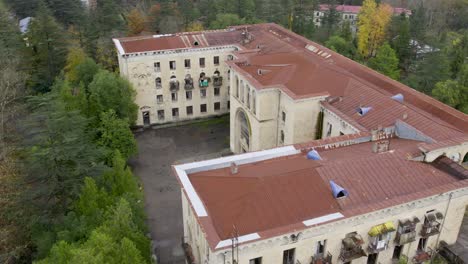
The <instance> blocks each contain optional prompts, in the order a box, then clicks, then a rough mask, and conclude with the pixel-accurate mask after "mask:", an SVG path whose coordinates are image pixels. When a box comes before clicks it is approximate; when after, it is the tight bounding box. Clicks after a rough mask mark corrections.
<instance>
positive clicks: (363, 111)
mask: <svg viewBox="0 0 468 264" xmlns="http://www.w3.org/2000/svg"><path fill="white" fill-rule="evenodd" d="M371 109H372V107H370V106H369V107H359V108H358V113H359V115H361V116H364V115H366V114H367V113H368V112H369V111H370V110H371Z"/></svg>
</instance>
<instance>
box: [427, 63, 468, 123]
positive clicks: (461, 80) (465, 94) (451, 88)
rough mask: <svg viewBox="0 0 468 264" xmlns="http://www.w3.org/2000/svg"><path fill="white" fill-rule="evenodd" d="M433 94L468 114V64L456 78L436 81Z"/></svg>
mask: <svg viewBox="0 0 468 264" xmlns="http://www.w3.org/2000/svg"><path fill="white" fill-rule="evenodd" d="M432 96H433V97H434V98H436V99H437V100H439V101H441V102H443V103H444V104H448V105H450V106H452V107H454V108H456V109H458V110H460V111H462V112H464V113H467V114H468V66H467V65H466V64H465V65H464V66H463V67H462V69H461V71H460V72H459V74H458V77H457V79H456V80H446V81H441V82H438V83H436V85H435V87H434V89H433V90H432Z"/></svg>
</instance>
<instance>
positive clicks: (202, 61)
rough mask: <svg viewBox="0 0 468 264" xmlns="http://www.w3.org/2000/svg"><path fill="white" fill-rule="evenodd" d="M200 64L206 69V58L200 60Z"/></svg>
mask: <svg viewBox="0 0 468 264" xmlns="http://www.w3.org/2000/svg"><path fill="white" fill-rule="evenodd" d="M199 62H200V67H201V68H204V67H205V58H200V59H199Z"/></svg>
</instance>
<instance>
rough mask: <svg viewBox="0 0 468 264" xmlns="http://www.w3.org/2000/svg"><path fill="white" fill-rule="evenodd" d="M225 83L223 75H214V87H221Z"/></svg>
mask: <svg viewBox="0 0 468 264" xmlns="http://www.w3.org/2000/svg"><path fill="white" fill-rule="evenodd" d="M222 85H223V77H221V76H217V75H215V76H213V86H214V87H221V86H222Z"/></svg>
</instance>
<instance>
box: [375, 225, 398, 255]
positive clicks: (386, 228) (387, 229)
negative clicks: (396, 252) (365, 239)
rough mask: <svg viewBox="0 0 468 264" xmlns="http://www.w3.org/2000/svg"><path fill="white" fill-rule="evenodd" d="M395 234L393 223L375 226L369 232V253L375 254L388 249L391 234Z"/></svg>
mask: <svg viewBox="0 0 468 264" xmlns="http://www.w3.org/2000/svg"><path fill="white" fill-rule="evenodd" d="M393 232H395V226H394V225H393V222H392V221H388V222H386V223H383V224H380V225H376V226H373V227H372V228H371V229H370V230H369V233H368V234H369V247H368V250H369V253H371V254H375V253H378V252H380V251H383V250H385V249H387V248H388V244H389V242H390V237H391V233H393Z"/></svg>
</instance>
